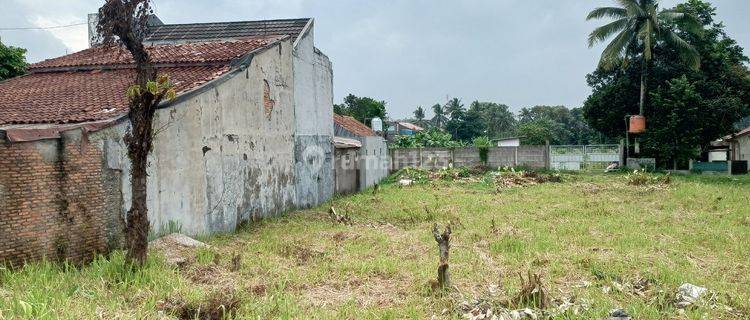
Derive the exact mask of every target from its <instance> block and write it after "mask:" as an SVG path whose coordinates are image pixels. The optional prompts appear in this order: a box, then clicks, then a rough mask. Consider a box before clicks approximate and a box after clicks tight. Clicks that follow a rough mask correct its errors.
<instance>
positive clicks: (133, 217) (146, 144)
mask: <svg viewBox="0 0 750 320" xmlns="http://www.w3.org/2000/svg"><path fill="white" fill-rule="evenodd" d="M141 49H142V46H141ZM143 52H145V51H143ZM134 56H135V54H134ZM138 58H140V59H143V60H141V61H148V56H145V57H137V58H136V61H138V60H139V59H138ZM137 72H138V75H137V84H138V85H140V86H141V88H142V90H144V91H145V90H146V89H145V88H146V83H147V82H148V81H149V80H151V79H154V78H155V77H156V71H155V70H154V69H153V68H152V67H151V66H150V64H148V62H145V63H143V64H140V65H138V67H137ZM153 100H154V99H153V96H152V95H150V94H142V95H140V96H139V97H138V98H137V99H134V100H133V101H132V102H131V106H130V122H131V126H132V129H131V131H130V132H128V133H127V134H126V135H125V143H126V144H127V147H128V158H130V162H131V165H132V167H131V170H130V188H131V193H132V200H131V206H130V211H129V212H128V218H127V229H126V239H127V249H128V254H127V260H128V261H129V262H130V263H131V264H134V265H138V266H142V265H143V264H144V263H145V262H146V257H147V253H148V231H149V221H148V206H147V200H148V189H147V185H148V184H147V178H148V173H147V168H148V154H149V153H150V152H151V148H152V145H153V140H152V139H153V117H154V111H155V110H154V108H153V106H152V104H153V102H154V101H153Z"/></svg>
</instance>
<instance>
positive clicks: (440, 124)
mask: <svg viewBox="0 0 750 320" xmlns="http://www.w3.org/2000/svg"><path fill="white" fill-rule="evenodd" d="M432 113H434V114H435V116H433V117H432V125H433V126H435V128H438V129H442V128H444V127H445V123H446V122H448V118H447V117H446V116H445V113H446V112H445V109H444V108H443V106H442V105H441V104H439V103H437V104H435V105H434V106H432Z"/></svg>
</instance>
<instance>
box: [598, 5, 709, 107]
mask: <svg viewBox="0 0 750 320" xmlns="http://www.w3.org/2000/svg"><path fill="white" fill-rule="evenodd" d="M617 2H618V3H619V4H620V6H619V7H604V8H597V9H594V10H593V11H591V12H590V13H589V15H588V17H587V18H586V20H592V19H601V18H605V17H606V18H613V19H615V21H613V22H610V23H608V24H606V25H603V26H601V27H599V28H596V29H594V31H593V32H591V34H590V35H589V47H593V46H594V45H595V44H596V43H599V42H604V41H605V40H607V39H608V38H610V37H612V36H614V38H613V39H612V42H610V43H609V44H608V45H607V47H606V48H605V49H604V51H603V52H602V56H601V60H600V62H599V65H600V66H601V67H602V68H604V69H607V70H611V69H613V68H614V67H616V66H617V65H618V64H620V65H622V66H623V67H626V66H627V65H628V58H629V57H632V56H637V55H640V56H641V57H640V58H641V61H640V62H641V96H640V103H639V107H640V115H643V108H644V103H645V100H646V82H647V81H648V69H649V62H650V61H651V58H652V57H653V53H652V51H653V49H654V46H655V45H656V44H657V43H663V44H665V45H668V46H670V47H672V48H673V49H675V50H676V51H677V52H678V53H679V54H680V57H681V58H682V60H683V61H684V62H685V63H686V64H688V65H689V66H690V67H691V68H694V69H698V68H699V67H700V55H699V54H698V51H696V50H695V48H693V46H691V45H690V44H689V43H687V42H686V41H685V40H683V39H682V38H681V37H680V36H679V35H677V34H676V33H675V32H674V30H673V29H671V28H670V27H669V25H670V23H672V24H674V25H678V26H679V27H680V29H681V30H683V31H686V32H689V33H694V34H700V32H701V31H702V26H701V24H700V22H699V21H698V19H697V18H695V17H694V16H692V15H690V14H688V13H683V12H679V11H677V10H674V9H669V10H659V1H658V0H617Z"/></svg>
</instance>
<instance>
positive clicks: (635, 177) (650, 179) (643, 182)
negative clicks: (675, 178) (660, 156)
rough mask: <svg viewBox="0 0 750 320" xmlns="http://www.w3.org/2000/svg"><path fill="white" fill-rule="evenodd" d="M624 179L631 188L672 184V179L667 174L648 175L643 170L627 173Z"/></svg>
mask: <svg viewBox="0 0 750 320" xmlns="http://www.w3.org/2000/svg"><path fill="white" fill-rule="evenodd" d="M625 179H626V181H627V182H628V184H629V185H631V186H649V185H666V184H670V183H671V182H672V177H671V176H670V175H669V174H666V175H662V174H653V173H648V172H647V171H646V170H645V169H644V170H635V171H633V172H632V173H628V175H627V176H625Z"/></svg>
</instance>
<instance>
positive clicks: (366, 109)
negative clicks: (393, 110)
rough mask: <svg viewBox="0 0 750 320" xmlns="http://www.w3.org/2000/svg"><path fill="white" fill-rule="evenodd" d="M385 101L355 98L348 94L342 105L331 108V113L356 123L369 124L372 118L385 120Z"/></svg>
mask: <svg viewBox="0 0 750 320" xmlns="http://www.w3.org/2000/svg"><path fill="white" fill-rule="evenodd" d="M385 105H386V103H385V101H377V100H375V99H373V98H369V97H357V96H355V95H353V94H349V95H348V96H346V98H344V103H343V104H338V105H334V106H333V112H335V113H337V114H340V115H344V116H351V117H353V118H354V119H357V121H359V122H362V123H364V124H369V123H370V121H371V120H372V119H373V118H380V119H385V116H386V110H385Z"/></svg>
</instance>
